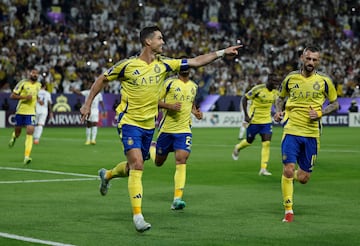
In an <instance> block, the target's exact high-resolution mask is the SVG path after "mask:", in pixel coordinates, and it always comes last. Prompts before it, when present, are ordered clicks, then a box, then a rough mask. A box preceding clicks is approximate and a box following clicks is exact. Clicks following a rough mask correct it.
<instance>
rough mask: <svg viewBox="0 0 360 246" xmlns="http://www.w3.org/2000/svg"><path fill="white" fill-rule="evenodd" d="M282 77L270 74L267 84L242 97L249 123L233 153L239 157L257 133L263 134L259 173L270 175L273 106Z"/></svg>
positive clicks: (246, 120) (255, 87) (257, 86)
mask: <svg viewBox="0 0 360 246" xmlns="http://www.w3.org/2000/svg"><path fill="white" fill-rule="evenodd" d="M279 84H280V79H278V77H277V76H276V74H274V73H271V74H269V75H268V79H267V82H266V84H260V85H256V86H254V87H253V88H252V89H250V91H248V92H247V93H246V94H245V96H243V97H242V99H241V102H242V108H243V111H244V115H245V122H247V123H248V124H249V125H248V127H247V129H246V139H243V140H241V141H240V143H238V144H236V145H235V147H234V150H233V153H232V158H233V159H234V160H238V159H239V152H240V150H242V149H244V148H246V147H248V146H250V145H251V144H252V143H253V142H254V140H255V137H256V135H257V134H259V135H260V136H261V145H262V147H261V164H260V171H259V175H264V176H269V175H271V173H270V172H269V171H268V170H267V166H268V162H269V158H270V141H271V137H272V118H271V108H272V106H273V104H274V103H275V100H276V99H277V97H278V94H279V91H278V90H277V88H278V86H279ZM248 100H251V101H252V103H251V106H250V109H249V110H248Z"/></svg>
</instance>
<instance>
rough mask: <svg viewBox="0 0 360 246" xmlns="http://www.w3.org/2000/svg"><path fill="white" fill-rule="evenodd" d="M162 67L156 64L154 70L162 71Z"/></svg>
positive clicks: (156, 71)
mask: <svg viewBox="0 0 360 246" xmlns="http://www.w3.org/2000/svg"><path fill="white" fill-rule="evenodd" d="M160 71H161V69H160V66H159V65H158V64H156V65H155V67H154V72H155V73H160Z"/></svg>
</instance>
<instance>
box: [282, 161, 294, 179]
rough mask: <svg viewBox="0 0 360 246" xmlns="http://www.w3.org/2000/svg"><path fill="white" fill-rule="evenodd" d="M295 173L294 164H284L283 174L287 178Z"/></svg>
mask: <svg viewBox="0 0 360 246" xmlns="http://www.w3.org/2000/svg"><path fill="white" fill-rule="evenodd" d="M294 173H295V167H294V165H292V164H287V165H285V166H284V170H283V174H284V176H285V177H287V178H293V177H294Z"/></svg>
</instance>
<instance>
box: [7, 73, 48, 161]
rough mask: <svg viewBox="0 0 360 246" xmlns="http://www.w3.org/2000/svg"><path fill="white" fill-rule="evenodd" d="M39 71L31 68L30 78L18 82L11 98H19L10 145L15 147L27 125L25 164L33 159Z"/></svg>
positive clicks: (39, 86)
mask: <svg viewBox="0 0 360 246" xmlns="http://www.w3.org/2000/svg"><path fill="white" fill-rule="evenodd" d="M38 77H39V71H38V70H36V69H31V70H30V73H29V78H28V79H23V80H21V81H19V82H18V83H17V85H16V86H15V88H14V90H13V91H12V93H11V95H10V98H11V99H15V100H19V102H18V104H17V107H16V114H15V130H14V132H13V133H12V135H11V139H10V141H9V147H10V148H11V147H13V146H14V144H15V141H16V139H17V138H18V137H19V136H20V134H21V129H22V127H23V126H25V127H26V139H25V154H24V164H25V165H27V164H29V163H30V162H31V161H32V159H31V157H30V154H31V150H32V146H33V133H34V126H35V106H36V101H37V98H38V93H39V91H40V88H41V84H40V82H38Z"/></svg>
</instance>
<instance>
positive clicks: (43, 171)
mask: <svg viewBox="0 0 360 246" xmlns="http://www.w3.org/2000/svg"><path fill="white" fill-rule="evenodd" d="M0 169H2V170H12V171H24V172H34V173H49V174H61V175H70V176H78V177H89V178H95V177H98V176H96V175H89V174H81V173H65V172H58V171H49V170H36V169H28V168H16V167H0Z"/></svg>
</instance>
